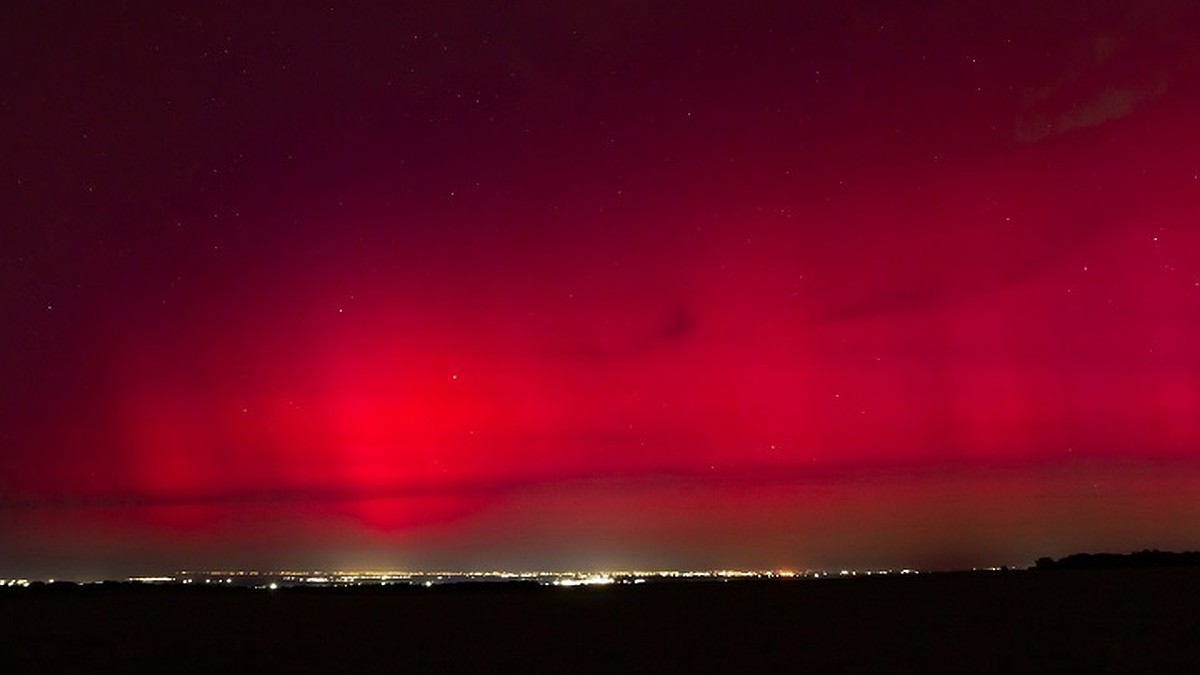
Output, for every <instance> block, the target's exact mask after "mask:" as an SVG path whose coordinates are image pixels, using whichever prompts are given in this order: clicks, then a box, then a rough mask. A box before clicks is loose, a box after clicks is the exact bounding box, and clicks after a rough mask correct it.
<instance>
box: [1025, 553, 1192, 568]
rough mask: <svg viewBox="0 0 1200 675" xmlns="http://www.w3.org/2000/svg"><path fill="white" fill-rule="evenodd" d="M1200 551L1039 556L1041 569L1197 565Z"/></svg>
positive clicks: (1038, 563)
mask: <svg viewBox="0 0 1200 675" xmlns="http://www.w3.org/2000/svg"><path fill="white" fill-rule="evenodd" d="M1197 566H1200V551H1184V552H1182V553H1178V552H1172V551H1157V550H1147V551H1138V552H1136V553H1075V554H1072V555H1069V556H1066V557H1065V558H1059V559H1058V560H1055V559H1053V558H1048V557H1047V558H1038V559H1037V563H1035V568H1036V569H1039V570H1084V569H1113V568H1134V567H1197Z"/></svg>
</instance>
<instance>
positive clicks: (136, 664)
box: [0, 569, 1200, 674]
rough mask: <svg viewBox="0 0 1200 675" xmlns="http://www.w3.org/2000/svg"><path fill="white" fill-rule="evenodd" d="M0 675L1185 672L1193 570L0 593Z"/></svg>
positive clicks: (1197, 602) (1196, 619)
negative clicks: (1, 673)
mask: <svg viewBox="0 0 1200 675" xmlns="http://www.w3.org/2000/svg"><path fill="white" fill-rule="evenodd" d="M0 636H2V637H0V654H2V656H0V662H2V663H3V664H4V665H3V666H0V668H2V670H3V671H4V672H7V673H32V672H38V673H55V674H67V673H85V672H86V673H92V672H120V673H143V672H144V673H179V672H186V673H237V672H256V673H262V672H280V673H290V672H321V673H337V672H431V671H434V672H445V671H456V672H501V671H503V672H564V673H565V672H571V673H575V672H726V673H758V672H797V673H804V672H866V673H880V672H919V673H928V672H962V673H968V672H969V673H1000V672H1004V673H1029V672H1046V673H1059V674H1061V673H1133V672H1144V673H1165V672H1178V673H1200V570H1198V569H1175V570H1114V571H1052V572H1009V573H994V574H974V573H973V574H939V575H921V576H916V577H912V576H907V577H887V578H880V577H871V578H862V577H860V578H855V579H834V580H821V581H811V580H796V581H778V582H729V583H720V582H711V583H707V582H706V583H669V584H650V583H648V584H642V585H638V586H622V587H615V586H610V587H603V588H570V589H566V588H547V587H523V586H507V585H487V586H463V587H443V588H440V589H439V588H433V589H424V588H411V589H407V588H405V589H368V590H363V589H357V590H346V591H340V590H336V589H326V590H319V589H295V590H281V591H275V592H267V591H252V590H238V589H225V590H220V591H215V590H208V589H194V588H183V587H175V588H144V589H136V588H132V589H131V588H124V589H111V588H99V587H84V588H76V589H58V588H44V589H3V592H0Z"/></svg>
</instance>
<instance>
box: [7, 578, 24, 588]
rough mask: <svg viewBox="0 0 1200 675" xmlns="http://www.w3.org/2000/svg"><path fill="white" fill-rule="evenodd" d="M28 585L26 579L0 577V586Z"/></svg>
mask: <svg viewBox="0 0 1200 675" xmlns="http://www.w3.org/2000/svg"><path fill="white" fill-rule="evenodd" d="M28 585H29V580H28V579H0V586H21V587H25V586H28Z"/></svg>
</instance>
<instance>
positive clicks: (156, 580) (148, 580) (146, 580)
mask: <svg viewBox="0 0 1200 675" xmlns="http://www.w3.org/2000/svg"><path fill="white" fill-rule="evenodd" d="M129 580H130V581H136V582H137V583H140V584H173V583H175V577H129Z"/></svg>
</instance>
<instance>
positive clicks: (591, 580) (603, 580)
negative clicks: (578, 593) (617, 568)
mask: <svg viewBox="0 0 1200 675" xmlns="http://www.w3.org/2000/svg"><path fill="white" fill-rule="evenodd" d="M614 581H616V579H613V578H612V577H611V576H609V575H607V574H592V575H589V576H586V577H572V578H566V579H556V580H555V581H554V585H555V586H605V585H608V584H611V583H613V582H614Z"/></svg>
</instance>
